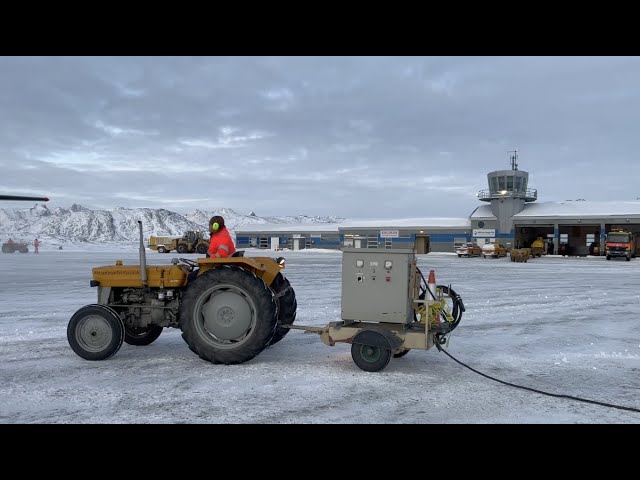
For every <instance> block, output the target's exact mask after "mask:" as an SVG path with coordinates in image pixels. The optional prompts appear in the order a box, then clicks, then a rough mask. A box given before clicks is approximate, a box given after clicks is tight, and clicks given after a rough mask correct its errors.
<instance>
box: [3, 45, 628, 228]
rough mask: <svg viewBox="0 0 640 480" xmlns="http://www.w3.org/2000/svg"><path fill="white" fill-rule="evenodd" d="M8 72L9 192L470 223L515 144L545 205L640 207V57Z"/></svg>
mask: <svg viewBox="0 0 640 480" xmlns="http://www.w3.org/2000/svg"><path fill="white" fill-rule="evenodd" d="M0 71H1V72H2V75H0V168H2V170H3V172H6V174H4V175H3V177H2V178H0V188H2V189H4V190H10V191H11V192H12V193H14V192H15V193H20V192H27V193H31V192H42V193H43V194H46V195H49V196H50V197H51V198H52V199H53V200H52V202H51V203H52V205H53V206H65V207H66V206H69V205H70V204H71V203H74V202H75V203H81V204H85V205H86V206H88V207H92V206H93V207H100V208H113V207H115V206H131V207H135V206H151V207H152V206H158V207H163V208H169V209H174V210H176V211H180V212H184V211H188V210H190V209H192V208H207V209H213V208H217V207H232V208H235V209H237V210H239V211H247V212H248V211H251V210H256V211H259V213H260V214H261V215H283V214H298V213H305V214H314V215H331V214H335V215H340V216H351V217H371V216H388V215H401V216H404V217H408V216H438V215H441V216H466V215H467V214H468V213H470V211H471V210H472V209H473V208H475V206H476V205H477V201H476V199H475V193H476V192H477V191H478V190H480V189H484V188H487V187H486V173H488V172H489V171H492V170H499V169H507V168H509V163H508V157H507V151H508V150H512V149H513V148H518V149H519V151H520V168H521V169H523V170H526V171H529V172H530V185H531V186H532V188H538V189H539V198H540V199H541V200H564V199H565V198H587V199H589V200H630V199H631V200H632V199H635V198H636V197H637V196H640V191H638V189H637V188H636V186H635V182H634V179H635V178H637V177H638V174H640V167H639V166H636V161H635V152H637V151H638V148H639V147H640V139H639V137H638V135H637V134H636V125H637V124H638V123H639V120H640V87H639V85H640V59H638V58H635V57H632V58H628V57H434V58H421V57H337V58H334V57H142V58H140V57H71V58H68V57H62V58H60V57H3V58H0ZM604 167H606V168H604ZM202 202H206V203H207V204H206V205H202V204H201V203H202Z"/></svg>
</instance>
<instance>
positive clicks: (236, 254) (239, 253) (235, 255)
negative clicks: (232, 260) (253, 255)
mask: <svg viewBox="0 0 640 480" xmlns="http://www.w3.org/2000/svg"><path fill="white" fill-rule="evenodd" d="M231 256H232V257H244V250H237V251H235V252H234V253H233V255H231Z"/></svg>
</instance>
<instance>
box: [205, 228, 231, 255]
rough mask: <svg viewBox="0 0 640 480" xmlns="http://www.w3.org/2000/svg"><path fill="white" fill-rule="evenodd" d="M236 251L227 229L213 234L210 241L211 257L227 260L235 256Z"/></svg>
mask: <svg viewBox="0 0 640 480" xmlns="http://www.w3.org/2000/svg"><path fill="white" fill-rule="evenodd" d="M235 251H236V246H235V245H234V244H233V239H232V238H231V235H229V231H228V230H227V229H226V227H223V228H221V229H220V230H218V231H217V232H215V233H212V234H211V240H209V251H208V253H209V256H211V257H215V258H226V257H230V256H231V255H233V254H234V253H235Z"/></svg>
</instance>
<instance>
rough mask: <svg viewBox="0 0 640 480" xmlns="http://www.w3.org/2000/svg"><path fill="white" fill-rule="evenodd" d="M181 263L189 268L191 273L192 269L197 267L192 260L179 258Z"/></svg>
mask: <svg viewBox="0 0 640 480" xmlns="http://www.w3.org/2000/svg"><path fill="white" fill-rule="evenodd" d="M178 260H180V261H181V262H182V263H185V264H187V265H189V268H190V269H191V270H192V271H193V269H194V268H196V266H197V265H198V262H194V261H193V260H189V259H188V258H179V259H178Z"/></svg>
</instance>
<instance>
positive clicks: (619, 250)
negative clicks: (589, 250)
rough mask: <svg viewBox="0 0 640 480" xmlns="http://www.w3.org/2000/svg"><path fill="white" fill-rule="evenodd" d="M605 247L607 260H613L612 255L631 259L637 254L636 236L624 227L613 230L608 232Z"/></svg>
mask: <svg viewBox="0 0 640 480" xmlns="http://www.w3.org/2000/svg"><path fill="white" fill-rule="evenodd" d="M604 248H605V254H606V255H607V260H611V257H625V258H626V259H627V261H629V260H631V259H632V258H635V256H636V236H635V234H634V233H633V232H627V231H626V230H623V229H614V230H611V231H610V232H609V233H608V234H607V239H606V241H605V244H604Z"/></svg>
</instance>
